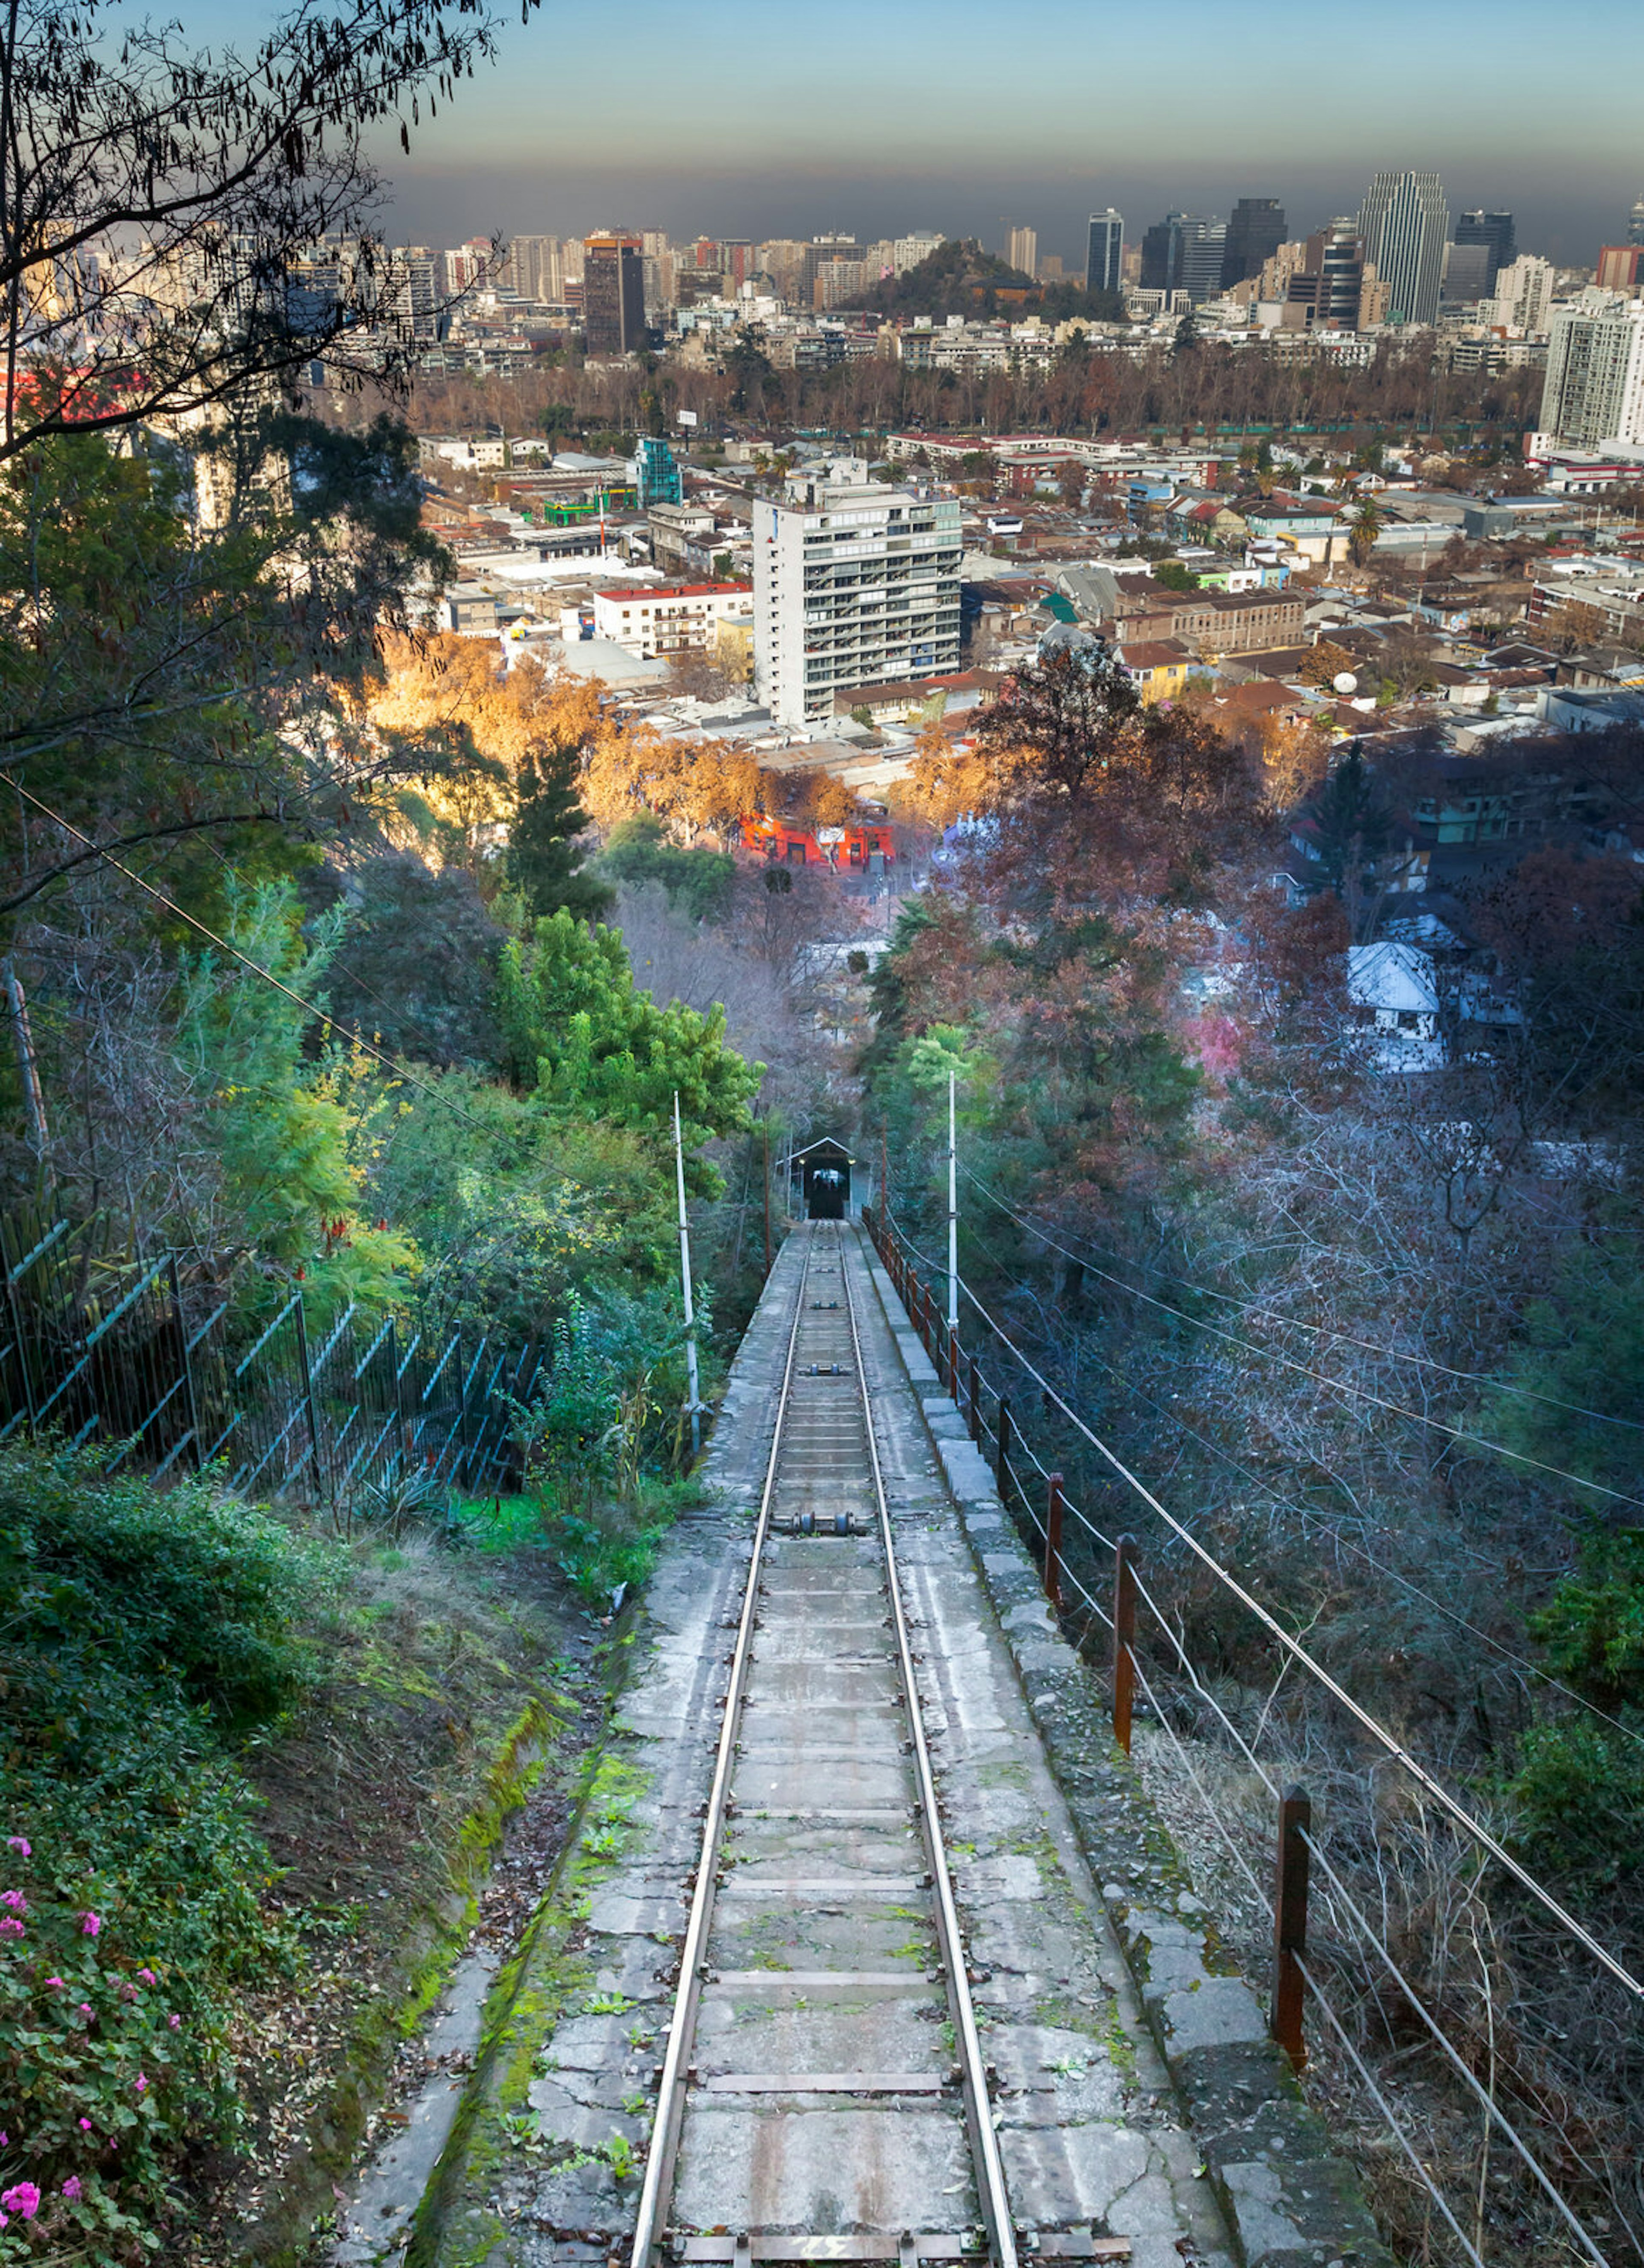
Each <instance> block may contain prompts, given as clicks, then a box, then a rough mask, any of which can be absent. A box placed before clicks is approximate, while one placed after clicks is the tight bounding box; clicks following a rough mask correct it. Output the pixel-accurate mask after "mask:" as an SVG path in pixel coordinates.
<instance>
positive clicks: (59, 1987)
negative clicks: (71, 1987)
mask: <svg viewBox="0 0 1644 2268" xmlns="http://www.w3.org/2000/svg"><path fill="white" fill-rule="evenodd" d="M65 1989H66V1987H65V1985H64V1983H63V1978H62V1977H48V1978H47V1979H46V1990H47V1991H48V1992H63V1991H64V1990H65Z"/></svg>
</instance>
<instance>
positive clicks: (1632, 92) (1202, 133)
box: [183, 0, 1644, 265]
mask: <svg viewBox="0 0 1644 2268" xmlns="http://www.w3.org/2000/svg"><path fill="white" fill-rule="evenodd" d="M272 12H273V11H272V10H271V9H270V8H269V7H268V6H266V5H265V4H262V0H260V4H258V5H257V6H255V7H252V8H246V7H243V6H240V5H236V4H234V0H195V4H194V5H191V6H189V7H188V8H186V9H185V10H184V11H183V13H184V18H185V21H186V22H187V24H188V29H189V30H190V31H191V32H193V33H195V34H196V35H197V36H198V37H199V38H201V39H202V40H209V41H212V42H222V41H225V40H233V41H236V42H239V43H241V44H248V43H249V42H250V41H251V40H253V39H254V37H255V35H256V33H257V32H258V31H259V30H260V29H261V28H262V25H263V23H264V22H265V21H267V20H269V18H270V17H271V15H272ZM1579 22H1580V26H1581V34H1582V40H1583V48H1582V52H1583V53H1584V52H1585V51H1586V43H1588V42H1591V43H1592V45H1593V47H1594V48H1595V49H1596V51H1598V52H1602V53H1603V54H1605V55H1607V56H1608V57H1609V59H1610V62H1611V63H1612V64H1618V65H1620V67H1617V68H1610V69H1606V70H1604V71H1603V72H1602V73H1596V74H1595V73H1593V72H1591V71H1589V70H1584V69H1581V68H1579V67H1578V63H1577V60H1576V58H1575V56H1574V54H1573V55H1572V60H1571V62H1570V64H1569V67H1568V69H1567V70H1561V69H1560V68H1559V63H1558V62H1557V60H1556V58H1555V59H1554V61H1553V62H1552V64H1551V66H1549V65H1548V64H1547V63H1545V61H1543V62H1542V63H1540V64H1538V65H1537V68H1534V69H1532V68H1530V65H1529V63H1528V62H1527V58H1528V57H1530V56H1531V55H1539V56H1542V57H1544V55H1545V24H1544V18H1543V16H1542V13H1541V11H1531V9H1530V6H1529V4H1528V0H1503V4H1501V5H1500V6H1498V7H1495V8H1493V9H1492V10H1491V11H1487V12H1486V11H1485V10H1484V9H1483V8H1481V7H1480V6H1478V5H1477V4H1476V0H1464V4H1462V5H1459V6H1456V7H1454V8H1452V9H1449V10H1447V11H1441V12H1440V13H1438V14H1436V15H1435V14H1434V11H1430V10H1426V9H1421V10H1419V9H1417V8H1416V7H1415V6H1414V5H1413V4H1412V0H1390V4H1389V5H1388V6H1386V7H1383V8H1382V9H1381V10H1379V11H1376V13H1375V17H1374V18H1370V17H1368V16H1362V17H1359V16H1353V17H1350V16H1347V15H1346V14H1345V12H1344V13H1343V15H1342V17H1341V20H1340V21H1339V22H1337V23H1334V24H1331V25H1330V26H1321V23H1320V19H1319V17H1318V12H1317V11H1316V9H1309V8H1304V7H1303V6H1302V5H1301V0H1270V4H1269V5H1268V6H1266V7H1265V8H1264V11H1263V14H1262V21H1261V37H1260V38H1259V39H1250V38H1248V37H1247V38H1246V39H1244V40H1242V41H1231V42H1230V41H1229V40H1228V39H1227V24H1226V20H1225V18H1224V17H1223V16H1222V15H1221V14H1220V11H1218V12H1217V13H1216V14H1215V15H1214V16H1213V14H1212V12H1211V11H1210V9H1209V7H1208V5H1207V4H1206V0H1182V4H1181V5H1179V6H1178V7H1177V8H1176V9H1175V10H1173V11H1170V12H1169V14H1168V16H1165V17H1160V16H1147V15H1145V14H1143V13H1141V12H1138V13H1137V14H1136V15H1135V16H1134V17H1131V18H1121V19H1117V20H1116V19H1115V18H1111V17H1105V16H1104V17H1103V18H1102V19H1100V20H1099V21H1098V20H1096V19H1095V18H1092V17H1091V16H1090V15H1089V13H1088V11H1080V10H1079V9H1077V8H1075V7H1074V6H1073V0H1026V4H1025V5H1024V6H1023V7H1022V8H1021V9H1019V10H1018V11H1016V12H1015V13H1014V15H1013V18H1012V21H1011V28H1010V40H1011V53H1012V55H1013V57H1014V58H1016V59H1017V60H1018V61H1019V62H1021V63H1025V64H1028V65H1033V64H1035V63H1040V64H1043V65H1044V66H1045V68H1043V69H1039V68H1021V69H1016V70H1003V69H1001V67H1000V56H999V28H998V25H997V22H996V20H995V19H994V18H993V17H992V14H991V13H990V12H988V11H984V10H983V9H982V8H981V6H980V5H978V4H977V0H957V5H956V7H955V8H953V9H951V10H949V11H944V14H943V15H942V17H941V18H940V20H939V19H938V18H937V17H936V15H935V13H934V11H933V10H932V9H930V8H929V7H927V6H925V5H922V4H918V0H914V4H910V5H908V6H905V7H904V8H903V10H901V11H896V12H893V13H891V14H890V15H888V16H887V15H886V14H885V12H884V11H880V10H872V11H870V10H869V9H868V8H867V7H866V6H865V5H863V4H862V0H843V4H842V7H841V8H840V9H839V10H837V11H835V14H834V16H833V17H832V18H830V23H829V33H830V36H829V41H828V43H827V47H826V49H825V50H824V51H821V52H818V51H817V49H816V46H815V41H814V40H812V39H811V38H810V37H809V34H808V32H807V28H806V26H805V24H804V22H803V20H802V19H800V18H793V17H788V18H784V17H777V18H770V17H769V16H767V15H766V14H764V13H762V12H756V11H755V10H754V9H753V8H752V7H751V6H750V5H749V4H748V0H715V5H714V6H713V7H712V8H711V10H709V11H706V13H705V14H704V16H703V17H701V18H698V19H693V22H692V24H691V26H690V32H689V38H687V37H685V36H684V35H683V33H682V29H681V26H680V22H679V19H678V18H677V16H676V15H675V13H673V12H672V11H667V10H664V9H663V8H661V7H660V6H659V5H657V4H656V0H637V4H636V5H635V6H633V7H632V8H630V11H628V12H627V14H626V15H625V17H624V20H623V56H624V57H631V56H632V55H638V54H642V53H649V54H650V55H652V56H653V57H655V58H657V59H658V60H659V61H660V62H664V63H666V68H662V69H657V70H645V71H638V72H636V71H634V70H630V69H629V68H626V67H624V66H623V65H622V64H621V63H618V64H617V65H616V67H614V65H613V58H612V55H611V53H610V51H609V47H608V35H607V31H606V25H605V19H603V18H599V17H597V16H595V17H574V18H573V17H570V16H563V15H560V14H557V13H556V12H555V11H553V9H552V8H551V6H550V7H549V8H546V9H544V10H542V11H540V12H538V13H535V14H534V15H533V16H532V17H531V18H530V20H529V21H528V22H527V23H525V24H523V25H521V24H519V23H512V24H507V25H505V26H504V27H503V29H502V31H501V33H500V35H499V55H498V63H497V64H496V66H495V67H494V68H489V69H488V68H483V67H482V69H481V70H479V71H478V73H477V74H476V77H474V78H472V79H468V80H464V81H463V82H462V83H461V85H460V87H459V88H458V89H457V91H456V93H455V96H454V99H453V101H452V102H451V103H449V104H448V105H446V104H442V105H441V107H440V111H439V117H438V118H437V119H436V120H435V121H433V122H427V121H426V120H424V123H423V124H422V125H421V126H420V127H419V128H418V129H417V131H416V132H415V133H414V134H413V136H412V143H411V149H410V151H409V155H407V154H405V153H403V152H402V151H401V149H400V146H399V142H398V137H397V135H396V134H394V133H385V134H384V135H383V136H381V137H380V144H379V145H378V148H377V156H378V159H379V162H380V167H381V170H382V173H383V175H384V177H385V180H386V182H387V188H388V197H389V203H388V211H387V218H388V222H389V225H390V227H391V230H392V232H394V233H395V234H397V235H399V236H401V237H402V238H405V239H411V240H415V241H443V242H447V243H453V242H457V241H460V240H461V239H463V238H466V237H468V236H473V235H476V234H481V233H489V232H491V231H493V230H502V231H505V232H511V233H512V232H531V231H549V232H557V233H562V234H572V233H579V232H585V231H586V230H588V229H591V228H594V227H598V226H601V225H614V224H616V225H633V226H652V227H660V228H665V229H669V230H685V229H689V230H691V231H693V232H695V231H697V230H701V231H703V232H706V233H710V234H711V233H723V234H729V235H759V236H778V235H800V234H806V235H807V234H810V233H813V232H817V231H821V230H825V229H831V228H838V229H841V230H844V231H851V232H857V233H859V234H865V235H866V236H868V237H877V236H881V235H886V234H899V233H902V232H904V231H906V230H908V229H911V228H915V227H920V226H926V225H929V226H935V227H940V228H943V229H944V230H947V231H949V232H953V233H955V234H962V235H969V236H979V237H981V238H982V239H983V240H984V242H985V243H989V244H991V245H993V246H995V247H997V245H998V243H999V240H1000V235H1001V217H1002V216H1005V215H1009V216H1010V217H1012V218H1014V219H1015V220H1016V221H1017V222H1019V223H1020V224H1021V225H1024V226H1029V227H1033V228H1035V229H1036V231H1037V234H1038V239H1039V247H1040V250H1041V252H1049V253H1055V254H1060V255H1061V256H1062V257H1063V258H1064V259H1065V260H1066V261H1069V262H1073V261H1078V262H1079V263H1080V265H1082V261H1083V256H1084V238H1085V229H1086V225H1087V220H1088V217H1089V214H1090V213H1091V212H1092V211H1099V210H1102V208H1103V207H1105V206H1107V205H1109V204H1112V205H1115V206H1117V209H1118V210H1120V211H1121V212H1123V213H1124V215H1125V217H1126V220H1127V223H1128V222H1129V221H1130V219H1131V216H1132V212H1134V214H1135V216H1136V221H1137V231H1136V236H1135V237H1134V238H1132V240H1133V241H1134V240H1138V239H1139V233H1140V230H1141V229H1142V228H1145V227H1146V226H1147V225H1149V224H1150V223H1151V222H1152V221H1154V220H1156V219H1158V218H1159V217H1161V215H1162V214H1163V213H1164V212H1165V211H1166V210H1168V209H1170V208H1171V207H1173V206H1174V207H1180V208H1183V209H1184V210H1191V211H1196V212H1211V213H1217V214H1220V215H1222V216H1223V217H1225V216H1226V215H1227V213H1229V212H1230V210H1231V209H1232V206H1233V204H1234V203H1235V200H1236V199H1237V198H1238V197H1240V196H1244V195H1257V196H1275V197H1277V198H1278V199H1279V202H1280V203H1282V204H1283V205H1284V206H1285V207H1286V211H1287V212H1288V214H1289V215H1290V219H1291V224H1292V226H1293V228H1294V229H1295V230H1296V231H1297V232H1300V233H1303V234H1304V233H1306V232H1308V231H1309V230H1311V229H1314V228H1316V227H1319V226H1321V225H1323V224H1324V223H1325V222H1327V221H1329V220H1331V219H1332V218H1333V217H1336V216H1338V215H1339V214H1351V213H1356V212H1357V210H1358V209H1359V204H1360V199H1361V198H1362V196H1363V194H1364V191H1365V188H1366V185H1367V183H1368V181H1369V180H1370V178H1371V176H1372V175H1373V174H1375V173H1378V172H1382V171H1388V170H1399V169H1403V168H1406V167H1409V168H1414V169H1417V170H1435V171H1436V172H1437V173H1439V174H1440V176H1441V180H1443V182H1444V186H1445V188H1446V191H1447V193H1448V195H1449V199H1450V204H1451V209H1452V210H1463V209H1465V208H1468V207H1477V206H1484V207H1507V208H1509V209H1511V210H1514V211H1515V213H1516V214H1517V215H1518V216H1519V223H1520V232H1521V237H1522V241H1523V242H1524V243H1525V244H1526V245H1528V246H1531V247H1535V248H1537V249H1540V250H1543V251H1544V252H1546V253H1547V254H1548V255H1549V256H1550V257H1552V258H1553V259H1554V260H1557V261H1561V262H1568V263H1574V262H1576V261H1583V260H1585V261H1590V260H1591V259H1592V258H1593V256H1594V253H1595V250H1596V246H1597V245H1598V244H1599V243H1601V242H1603V241H1607V240H1611V238H1612V237H1613V235H1614V234H1615V233H1616V232H1617V231H1618V230H1624V229H1625V220H1626V211H1627V210H1628V208H1629V207H1630V205H1631V204H1632V203H1633V199H1634V198H1635V197H1637V196H1638V195H1640V191H1644V152H1641V151H1640V146H1639V138H1638V132H1637V124H1636V84H1637V73H1636V71H1635V70H1628V69H1626V68H1625V66H1624V65H1622V64H1621V58H1623V57H1625V56H1626V55H1629V54H1630V55H1634V56H1636V55H1638V53H1639V51H1640V46H1641V45H1644V42H1641V41H1640V33H1639V27H1638V20H1637V18H1636V14H1635V12H1634V11H1632V10H1630V9H1626V10H1624V8H1623V6H1622V5H1621V4H1619V0H1596V4H1591V5H1589V6H1587V7H1585V8H1583V9H1582V10H1581V11H1579ZM1326 30H1327V31H1328V34H1329V38H1328V52H1327V53H1326V52H1324V51H1323V49H1322V45H1321V42H1322V38H1323V32H1324V31H1326ZM853 33H855V34H856V35H857V36H856V37H854V38H853V37H852V34H853ZM1208 53H1214V54H1215V55H1216V56H1217V66H1216V69H1215V70H1214V71H1213V72H1211V73H1199V74H1192V75H1190V76H1183V73H1182V62H1183V56H1191V55H1201V54H1208ZM864 55H872V56H873V58H874V61H873V63H872V66H871V68H868V67H864V65H863V64H862V63H860V61H859V60H852V59H853V58H859V57H861V56H864ZM1280 64H1283V65H1286V66H1296V67H1298V68H1295V69H1294V70H1291V69H1286V70H1285V71H1284V72H1283V74H1282V75H1280V76H1276V75H1275V68H1276V66H1277V65H1280ZM1303 65H1305V66H1306V68H1300V67H1301V66H1303ZM1144 98H1146V99H1144ZM887 152H890V153H893V154H892V155H891V156H890V157H887V154H886V153H887Z"/></svg>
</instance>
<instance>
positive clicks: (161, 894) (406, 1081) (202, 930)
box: [0, 775, 490, 1134]
mask: <svg viewBox="0 0 1644 2268" xmlns="http://www.w3.org/2000/svg"><path fill="white" fill-rule="evenodd" d="M0 781H3V782H4V785H5V786H7V787H9V788H11V789H12V790H13V791H14V792H15V793H17V794H18V795H20V796H21V797H22V798H23V799H24V801H25V802H26V803H32V804H33V806H34V808H35V810H36V811H38V812H39V813H40V814H41V816H42V817H44V818H46V819H48V820H50V821H51V822H52V824H53V826H54V827H61V828H63V831H64V832H65V834H69V835H72V836H73V837H74V839H75V841H76V842H77V843H85V845H86V846H87V848H88V850H90V851H92V852H94V853H95V854H96V856H97V857H98V858H100V859H101V860H102V862H103V864H104V865H107V866H112V867H113V868H114V872H115V873H117V874H123V875H124V876H125V878H126V880H127V881H129V882H135V883H136V886H137V887H138V889H140V890H145V891H146V892H147V893H148V895H149V896H150V897H151V898H152V899H153V900H154V902H155V903H156V905H160V906H164V907H165V909H166V912H167V913H170V914H175V915H176V917H177V918H178V920H179V921H181V922H187V923H188V926H189V928H190V929H192V930H197V931H198V932H199V934H200V935H201V936H202V937H203V938H204V939H206V940H207V942H208V943H209V944H210V945H213V946H216V948H217V951H218V952H219V953H225V954H227V955H228V957H229V959H230V960H231V961H238V962H239V963H240V967H241V968H245V969H248V970H249V971H250V973H251V974H252V976H260V977H261V978H262V982H263V983H265V984H271V985H272V986H273V987H274V990H276V992H279V993H283V994H284V997H285V998H286V999H288V1000H289V1001H291V1003H292V1005H294V1006H296V1007H299V1008H300V1009H301V1010H302V1011H303V1013H304V1014H305V1015H308V1016H312V1017H313V1019H314V1020H315V1021H316V1022H317V1023H321V1024H324V1025H326V1026H328V1027H329V1028H331V1029H333V1030H335V1031H339V1032H343V1033H346V1034H347V1035H348V1038H349V1040H350V1042H351V1043H352V1044H353V1045H354V1046H355V1047H357V1048H358V1049H360V1050H361V1051H362V1053H364V1054H365V1055H368V1056H371V1057H373V1058H374V1059H375V1060H376V1061H377V1062H378V1063H380V1064H382V1065H383V1067H384V1068H385V1069H386V1070H387V1071H392V1072H393V1074H394V1078H395V1079H396V1080H398V1081H399V1082H400V1083H401V1084H402V1085H403V1086H414V1087H415V1088H416V1089H417V1092H418V1094H425V1095H427V1097H428V1098H429V1100H430V1101H431V1102H437V1103H439V1106H440V1108H441V1109H443V1110H448V1111H450V1112H451V1113H452V1115H453V1117H457V1118H460V1119H461V1120H462V1122H463V1123H464V1124H465V1125H468V1126H472V1127H473V1128H474V1129H475V1130H476V1133H480V1134H485V1133H489V1132H490V1129H489V1128H488V1127H487V1126H486V1125H485V1124H484V1123H483V1121H482V1120H480V1119H478V1118H476V1117H475V1116H474V1115H473V1113H472V1112H471V1111H468V1110H464V1108H462V1106H461V1103H460V1102H453V1101H452V1100H451V1098H450V1096H449V1095H447V1094H441V1093H440V1091H439V1088H438V1087H437V1086H430V1085H429V1083H428V1081H427V1080H426V1079H418V1077H417V1074H416V1072H415V1071H407V1070H406V1068H405V1066H404V1065H403V1064H399V1063H396V1062H395V1061H394V1057H392V1056H391V1055H389V1054H387V1052H386V1051H385V1050H384V1049H381V1048H380V1047H378V1046H376V1045H375V1044H374V1043H373V1042H372V1041H370V1040H368V1039H366V1038H365V1035H364V1034H363V1033H362V1032H360V1031H359V1030H358V1028H356V1027H352V1026H350V1025H348V1024H345V1023H343V1020H342V1019H341V1018H340V1017H338V1016H334V1015H333V1014H332V1013H331V1011H330V1010H329V1009H328V1008H322V1007H321V1005H319V1003H318V1002H317V1001H315V1000H306V999H305V998H303V996H302V994H301V993H300V992H294V991H293V990H291V986H290V985H289V984H287V983H284V980H283V979H282V978H280V977H278V976H276V975H275V974H274V971H273V970H272V969H271V968H264V967H263V966H262V962H261V961H254V960H253V959H252V958H251V955H250V954H248V953H242V952H241V951H240V947H239V946H237V945H231V944H230V943H229V941H228V939H226V938H225V937H219V936H218V935H217V932H216V931H215V930H214V929H212V928H210V926H209V925H208V924H206V923H205V922H203V921H202V920H201V919H200V918H199V917H198V915H197V914H191V913H190V912H189V911H188V908H187V907H186V906H180V905H179V904H178V903H177V901H176V900H175V898H172V897H168V896H167V895H166V892H165V891H164V890H159V889H156V888H155V887H154V885H153V883H152V882H150V881H146V880H144V877H143V876H142V875H141V874H139V873H136V871H135V870H134V869H133V868H132V867H130V866H128V865H125V864H124V862H123V861H122V860H121V859H119V858H115V857H114V853H113V852H112V851H105V850H103V849H102V848H101V846H100V844H98V843H94V842H93V841H92V837H91V836H89V835H87V834H85V833H84V832H83V831H82V830H81V829H80V828H77V827H76V826H75V824H74V823H73V821H71V820H68V819H65V818H64V817H63V814H62V813H61V812H57V811H54V810H53V809H52V808H51V806H50V805H49V804H47V803H42V802H41V799H40V798H39V797H38V796H37V795H33V794H31V793H30V792H29V790H28V789H27V788H26V787H24V786H23V785H22V784H20V783H19V782H18V781H17V780H14V779H9V778H5V777H4V775H0Z"/></svg>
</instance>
